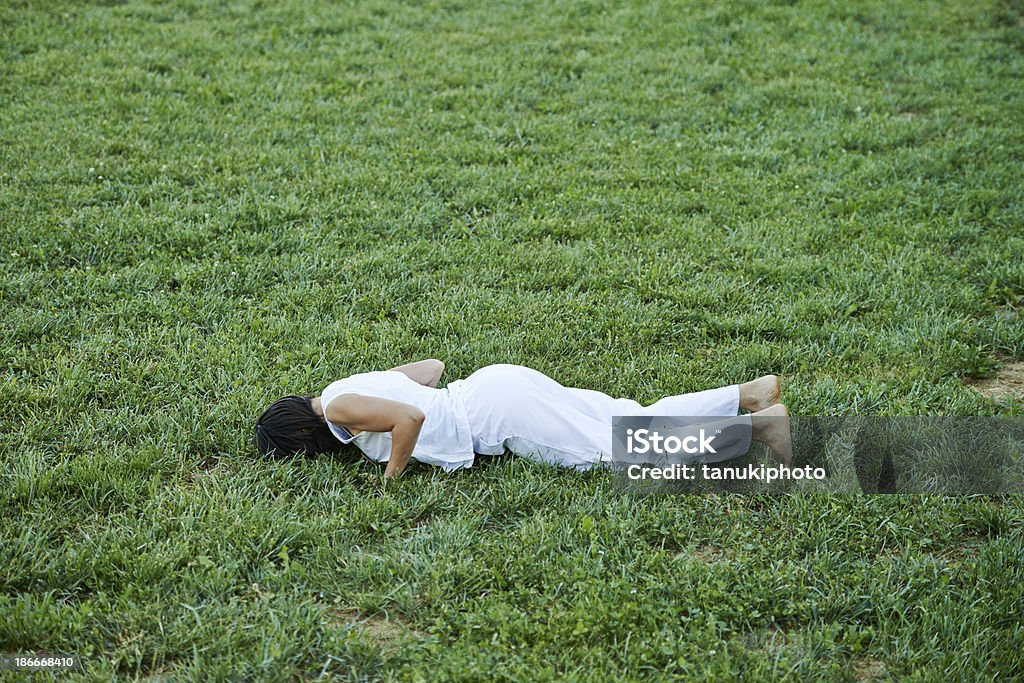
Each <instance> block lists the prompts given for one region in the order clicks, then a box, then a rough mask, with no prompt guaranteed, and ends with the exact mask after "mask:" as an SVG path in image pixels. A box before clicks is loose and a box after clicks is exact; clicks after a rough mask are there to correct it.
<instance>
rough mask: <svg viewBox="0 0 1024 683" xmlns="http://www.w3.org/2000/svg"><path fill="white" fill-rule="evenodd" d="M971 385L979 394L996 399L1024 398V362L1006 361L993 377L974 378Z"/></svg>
mask: <svg viewBox="0 0 1024 683" xmlns="http://www.w3.org/2000/svg"><path fill="white" fill-rule="evenodd" d="M970 386H971V388H972V389H974V390H975V391H977V392H978V393H979V394H981V395H983V396H987V397H988V398H991V399H994V400H996V401H1002V400H1004V399H1007V398H1016V399H1024V362H1019V361H1014V362H1011V363H1004V364H1003V367H1002V368H1000V369H999V370H998V371H996V373H995V374H993V375H992V376H991V377H986V378H985V379H979V380H972V381H971V382H970Z"/></svg>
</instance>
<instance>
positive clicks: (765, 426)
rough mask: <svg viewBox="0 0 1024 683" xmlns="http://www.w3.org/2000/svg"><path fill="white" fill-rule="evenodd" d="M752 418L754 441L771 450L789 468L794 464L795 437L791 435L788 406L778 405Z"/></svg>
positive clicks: (755, 414)
mask: <svg viewBox="0 0 1024 683" xmlns="http://www.w3.org/2000/svg"><path fill="white" fill-rule="evenodd" d="M750 417H751V418H752V419H751V425H752V427H753V438H754V441H759V442H761V443H763V444H764V445H765V446H767V447H768V448H769V449H771V451H772V454H773V455H775V457H777V458H778V459H779V460H781V461H782V462H783V463H784V464H785V465H786V466H787V467H788V466H789V465H791V464H793V435H792V434H791V433H790V427H789V410H788V409H787V408H786V406H784V405H782V404H781V403H776V404H775V405H773V406H771V407H768V408H765V409H764V410H761V411H758V412H756V413H754V414H753V415H751V416H750ZM759 418H764V419H759Z"/></svg>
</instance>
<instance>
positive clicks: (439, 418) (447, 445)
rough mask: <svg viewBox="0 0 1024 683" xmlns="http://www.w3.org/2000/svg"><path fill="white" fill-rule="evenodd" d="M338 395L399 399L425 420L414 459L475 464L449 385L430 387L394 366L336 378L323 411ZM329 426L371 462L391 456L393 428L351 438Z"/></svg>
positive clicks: (448, 466) (462, 412)
mask: <svg viewBox="0 0 1024 683" xmlns="http://www.w3.org/2000/svg"><path fill="white" fill-rule="evenodd" d="M342 394H359V395H360V396H373V397H375V398H386V399H390V400H392V401H400V402H402V403H408V404H409V405H414V406H416V407H417V408H419V409H420V410H422V411H423V414H424V415H425V416H426V419H424V421H423V426H422V427H421V428H420V436H419V439H418V440H417V441H416V447H415V448H414V449H413V451H412V457H413V459H414V460H418V461H419V462H423V463H426V464H428V465H435V466H437V467H441V468H444V469H445V470H447V471H451V470H458V469H462V468H465V467H471V466H472V465H473V459H474V457H475V456H474V453H473V436H472V433H471V432H470V430H469V421H468V419H467V418H466V409H465V407H463V405H462V401H461V400H459V398H458V396H457V394H456V393H454V392H451V391H449V390H448V388H447V387H446V388H444V389H433V388H431V387H425V386H423V385H422V384H418V383H417V382H415V381H414V380H412V379H409V377H408V376H407V375H405V374H404V373H401V372H398V371H397V370H385V371H382V372H364V373H361V374H358V375H351V376H350V377H346V378H345V379H339V380H338V381H336V382H332V383H331V384H329V385H327V388H325V389H324V390H323V391H322V392H321V393H320V406H321V408H322V409H323V410H324V412H325V413H326V411H327V406H328V404H330V402H331V400H332V399H334V398H335V397H337V396H340V395H342ZM327 425H328V426H329V427H330V428H331V432H332V433H333V434H334V435H335V436H336V437H338V440H339V441H341V442H342V443H352V444H355V446H356V447H357V448H358V449H359V450H361V451H362V452H363V453H365V454H366V457H368V458H370V459H371V460H373V461H374V462H382V463H383V462H387V461H388V460H389V459H390V458H391V432H366V431H363V432H360V433H359V434H357V435H356V436H352V434H350V433H349V431H348V430H347V429H345V428H344V427H342V426H340V425H336V424H332V423H331V422H330V421H328V422H327Z"/></svg>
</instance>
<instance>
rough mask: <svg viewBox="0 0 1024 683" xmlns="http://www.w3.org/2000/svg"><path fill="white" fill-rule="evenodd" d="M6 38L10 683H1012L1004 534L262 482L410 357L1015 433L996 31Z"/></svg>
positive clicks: (776, 513) (502, 14) (1013, 308)
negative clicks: (326, 404)
mask: <svg viewBox="0 0 1024 683" xmlns="http://www.w3.org/2000/svg"><path fill="white" fill-rule="evenodd" d="M0 36H2V43H0V49H2V63H0V236H2V244H0V311H2V316H0V357H2V363H3V374H2V377H0V652H43V651H48V652H72V653H76V654H78V655H80V657H81V658H82V660H83V662H84V664H85V669H84V670H83V671H82V672H79V673H77V674H71V675H60V677H61V678H63V679H73V678H77V677H80V678H82V679H86V680H107V679H109V678H111V677H115V676H116V677H119V678H136V679H145V680H150V679H159V678H168V679H174V680H188V679H192V680H207V679H214V678H221V679H247V680H249V679H263V680H279V679H288V678H294V679H297V678H314V677H317V676H319V675H321V674H322V675H324V676H329V677H334V678H339V679H348V680H380V679H394V680H409V681H431V682H432V683H433V682H436V681H447V680H478V681H491V680H509V681H512V680H515V681H538V680H548V679H552V678H556V677H559V678H561V677H565V678H571V679H578V680H609V681H618V680H627V679H650V680H656V679H661V678H663V677H678V678H681V679H699V678H706V679H714V680H727V679H731V678H737V677H742V678H743V679H745V680H780V679H789V680H799V681H811V680H822V681H834V680H887V679H891V680H920V681H930V680H943V681H947V680H1008V679H1012V678H1020V677H1022V676H1024V626H1022V624H1021V615H1022V614H1024V533H1022V531H1021V522H1022V520H1024V505H1022V500H1021V498H1019V497H1004V498H997V499H993V498H987V497H960V498H941V497H926V496H916V497H902V496H877V497H874V496H850V495H847V496H821V495H819V496H791V497H775V498H772V497H764V496H676V497H671V496H652V497H639V498H631V497H626V496H623V495H621V494H620V493H618V492H617V489H616V487H614V486H613V485H612V482H611V479H610V475H608V474H606V473H587V474H578V473H573V472H565V471H560V470H557V469H553V468H545V467H541V466H536V465H531V464H529V463H527V462H525V461H522V460H518V459H515V458H508V457H506V458H497V459H494V460H493V461H490V462H487V463H485V464H483V465H482V466H480V467H476V468H474V469H472V470H470V471H466V472H462V473H458V474H454V475H444V474H443V473H440V472H438V471H433V470H430V469H428V468H426V467H422V466H420V467H414V468H412V469H411V470H410V471H409V472H408V473H407V474H406V476H404V477H403V478H402V479H401V480H400V481H398V482H395V483H389V484H388V485H387V487H386V488H385V487H384V486H383V484H382V481H381V477H380V474H381V470H379V469H378V468H376V467H375V466H372V465H370V464H369V463H365V462H362V461H360V460H359V459H358V458H356V457H354V456H349V457H338V458H318V459H307V460H303V461H300V462H263V461H261V460H259V459H258V458H257V457H256V455H255V453H254V452H253V449H252V446H251V437H252V422H253V419H254V418H255V415H256V414H258V413H259V411H260V410H261V409H262V408H263V407H264V405H265V404H266V403H268V402H269V401H270V400H272V399H273V398H276V397H278V396H280V395H283V394H287V393H318V392H319V391H320V389H322V388H323V387H324V386H326V385H327V384H328V383H329V382H331V381H333V380H334V379H337V378H339V377H342V376H344V375H347V374H350V373H353V372H359V371H364V370H370V369H381V368H385V367H390V366H392V365H397V364H400V363H403V362H407V361H410V360H417V359H420V358H427V357H437V358H441V359H443V360H445V361H446V362H447V364H448V372H447V374H446V377H445V378H443V380H442V381H447V380H450V379H452V378H457V377H460V376H464V375H466V374H468V373H469V372H471V371H472V370H474V369H475V368H477V367H479V366H482V365H486V364H489V363H501V362H513V363H519V364H524V365H529V366H532V367H535V368H537V369H539V370H542V371H544V372H546V373H548V374H550V375H551V376H553V377H555V378H556V379H558V380H560V381H562V382H563V383H565V384H568V385H576V386H586V387H591V388H595V389H600V390H603V391H605V392H608V393H611V394H617V395H623V396H629V397H632V398H635V399H637V400H641V401H644V402H649V401H653V400H654V399H656V398H658V397H659V396H661V395H663V394H666V393H678V392H682V391H687V390H695V389H700V388H706V387H709V386H717V385H720V384H724V383H731V382H737V381H743V380H746V379H750V378H753V377H755V376H757V375H760V374H763V373H766V372H778V373H780V374H782V375H783V377H784V380H785V386H784V398H785V400H786V402H787V403H788V404H789V405H790V407H791V409H792V410H793V411H794V412H796V413H799V414H804V415H872V414H878V415H914V414H926V415H938V414H953V415H1019V414H1021V398H1020V397H1019V396H1017V397H1014V396H1012V395H1004V397H1003V398H1000V399H993V398H991V397H988V396H985V395H983V394H981V393H979V392H977V391H975V390H974V388H973V387H972V385H971V381H972V380H973V379H981V378H988V380H993V379H998V377H999V373H1000V372H1002V371H1004V370H1006V369H1007V368H1014V367H1019V365H1017V364H1018V363H1020V361H1021V360H1022V359H1024V324H1022V321H1021V318H1020V309H1021V304H1022V302H1024V231H1022V228H1024V192H1022V187H1024V124H1022V121H1024V119H1022V116H1024V81H1022V75H1024V4H1022V3H1021V2H1020V0H1012V1H1011V2H1005V1H1004V0H975V1H972V2H967V1H963V2H895V3H894V2H883V1H881V0H878V1H857V2H806V3H803V2H802V3H787V2H776V3H762V2H752V1H747V2H741V1H730V2H711V1H710V0H709V1H705V2H679V3H667V2H666V3H630V4H625V3H601V2H564V3H537V4H525V3H516V2H509V3H471V2H465V1H461V0H451V1H449V2H424V3H402V4H399V3H391V2H384V1H382V0H371V1H369V2H357V3H327V2H314V1H309V2H299V1H298V0H282V1H279V2H261V1H259V0H255V1H250V0H238V1H232V2H209V3H207V2H199V1H198V0H195V1H191V2H189V1H185V0H182V1H179V2H167V3H162V2H161V3H156V2H152V3H146V2H136V1H134V0H132V1H128V2H84V1H83V2H56V1H55V2H45V3H42V2H29V1H28V0H0ZM2 675H3V674H0V676H2ZM40 680H43V677H42V676H41V675H40Z"/></svg>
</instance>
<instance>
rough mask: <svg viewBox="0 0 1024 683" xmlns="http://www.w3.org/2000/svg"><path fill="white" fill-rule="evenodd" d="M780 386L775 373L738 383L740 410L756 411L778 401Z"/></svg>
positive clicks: (780, 391) (780, 392)
mask: <svg viewBox="0 0 1024 683" xmlns="http://www.w3.org/2000/svg"><path fill="white" fill-rule="evenodd" d="M781 395H782V388H781V386H780V384H779V378H778V376H777V375H765V376H764V377H759V378H758V379H755V380H754V381H752V382H747V383H746V384H741V385H740V410H749V411H750V412H752V413H756V412H757V411H759V410H764V409H765V408H770V407H772V406H773V405H775V404H776V403H778V402H779V398H780V397H781Z"/></svg>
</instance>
